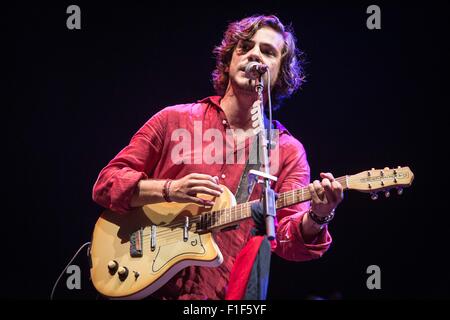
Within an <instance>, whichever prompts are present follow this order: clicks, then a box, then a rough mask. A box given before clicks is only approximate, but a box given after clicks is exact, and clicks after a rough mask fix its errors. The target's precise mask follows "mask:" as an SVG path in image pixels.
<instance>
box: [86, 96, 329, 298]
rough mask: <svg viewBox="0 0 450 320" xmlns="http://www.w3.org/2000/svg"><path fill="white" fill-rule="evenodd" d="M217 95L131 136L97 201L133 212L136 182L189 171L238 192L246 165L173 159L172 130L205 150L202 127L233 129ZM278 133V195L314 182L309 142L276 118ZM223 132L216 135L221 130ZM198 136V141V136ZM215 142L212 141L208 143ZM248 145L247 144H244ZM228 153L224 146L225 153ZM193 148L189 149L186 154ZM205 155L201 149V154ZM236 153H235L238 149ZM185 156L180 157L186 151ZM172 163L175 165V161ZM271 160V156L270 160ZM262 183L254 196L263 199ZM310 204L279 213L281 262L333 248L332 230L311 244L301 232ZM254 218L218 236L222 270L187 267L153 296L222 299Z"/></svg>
mask: <svg viewBox="0 0 450 320" xmlns="http://www.w3.org/2000/svg"><path fill="white" fill-rule="evenodd" d="M220 99H221V97H219V96H213V97H208V98H205V99H203V100H200V101H198V102H197V103H190V104H182V105H176V106H171V107H167V108H165V109H163V110H161V111H160V112H158V113H157V114H155V115H154V116H153V117H152V118H151V119H150V120H148V121H147V122H146V123H145V124H144V126H143V127H142V128H140V129H139V131H138V132H137V133H136V134H135V135H134V136H133V138H132V139H131V141H130V143H129V145H128V146H126V147H125V148H124V149H123V150H122V151H120V152H119V154H117V156H116V157H114V159H112V160H111V161H110V163H109V164H108V165H107V166H106V167H105V168H104V169H103V170H102V171H101V172H100V174H99V177H98V179H97V182H96V183H95V185H94V188H93V199H94V201H96V202H97V203H98V204H100V205H102V206H104V207H105V208H108V209H111V210H113V211H116V212H118V214H120V213H122V214H126V212H127V211H129V210H131V207H130V200H131V197H132V195H133V193H134V191H135V188H136V186H137V183H138V181H139V180H141V179H152V178H155V179H179V178H182V177H184V176H186V175H187V174H189V173H193V172H195V173H204V174H209V175H211V176H218V177H219V183H220V184H223V185H225V186H226V187H228V188H229V189H230V190H231V192H233V193H236V190H237V187H238V184H239V182H240V179H241V175H242V173H243V170H244V167H245V163H243V162H242V161H240V162H239V161H234V162H235V163H231V164H230V163H229V162H228V164H227V162H226V161H216V162H217V163H208V164H206V163H204V161H198V160H199V159H200V160H201V159H202V157H201V156H200V157H199V155H198V154H196V151H195V150H197V151H198V150H199V149H198V148H195V146H194V148H193V150H194V151H193V152H189V150H184V151H185V153H184V155H182V157H184V159H185V161H179V159H174V154H173V153H172V151H173V150H174V148H175V147H176V146H177V145H178V147H177V148H178V149H179V146H180V141H181V140H177V139H175V141H174V139H173V136H172V133H173V132H174V131H175V130H177V129H183V130H185V132H188V133H189V134H190V137H193V139H192V140H195V139H196V136H195V135H196V134H197V135H198V134H200V140H199V139H197V141H191V143H190V145H195V144H197V146H200V150H202V149H204V148H205V146H207V145H208V143H207V142H200V145H199V144H198V143H199V142H198V141H201V140H202V138H201V137H202V136H201V132H200V133H199V132H197V131H198V129H199V124H201V130H202V132H205V131H206V130H208V129H216V130H219V131H220V132H221V133H222V134H223V136H224V137H225V136H226V130H227V129H228V130H229V129H230V127H229V125H228V120H227V118H226V116H225V113H224V112H223V110H222V108H221V107H220ZM273 124H274V129H278V130H279V131H278V132H279V137H278V148H279V149H278V154H277V157H278V160H277V161H278V162H279V163H278V165H276V166H274V167H275V169H274V170H275V172H272V171H271V173H272V174H273V175H275V176H276V177H278V181H277V182H275V183H273V184H272V187H273V188H274V190H275V192H277V193H282V192H285V191H290V190H293V189H299V188H301V187H303V186H306V185H307V184H308V183H309V182H310V170H309V165H308V162H307V159H306V153H305V149H304V147H303V145H302V144H301V143H300V142H299V141H298V140H297V139H295V138H294V137H293V136H292V135H291V134H290V133H289V132H288V131H287V130H286V128H285V127H284V126H283V125H281V124H280V123H279V122H278V121H274V122H273ZM216 132H218V131H216ZM198 137H199V136H197V138H198ZM209 143H211V140H209ZM246 147H247V148H248V143H247V144H246ZM224 150H225V148H224ZM186 151H188V152H186ZM200 152H201V151H200ZM234 153H236V150H234ZM180 154H181V153H180ZM174 161H175V162H176V163H174ZM271 161H272V159H271ZM260 191H261V190H260V187H259V186H257V187H255V189H254V192H253V193H252V196H251V199H257V198H258V197H259V195H260ZM309 205H310V204H309V202H304V203H301V204H297V205H293V206H291V207H288V208H283V209H280V210H278V211H277V219H278V228H277V239H276V240H277V241H276V246H275V248H273V251H274V252H275V253H276V254H278V255H279V256H280V257H282V258H285V259H287V260H292V261H306V260H311V259H315V258H319V257H320V256H322V255H323V254H324V253H325V251H326V250H327V249H328V248H329V246H330V244H331V236H330V234H329V233H328V230H327V228H324V229H322V231H321V232H320V233H319V235H318V237H317V238H316V240H315V241H314V242H313V243H310V244H308V243H305V242H304V240H303V237H302V233H301V231H300V224H301V221H302V216H303V214H305V212H306V211H307V210H308V208H309ZM251 228H252V221H251V220H246V221H244V222H242V223H241V224H240V227H239V228H238V229H236V230H229V231H225V232H218V233H215V234H214V239H215V241H216V243H217V245H218V246H219V248H220V250H221V252H222V255H223V258H224V261H223V263H222V264H221V265H220V266H219V267H217V268H207V267H197V266H192V267H188V268H185V269H183V270H182V271H180V272H179V273H178V274H177V275H176V276H174V277H173V278H172V279H171V280H170V281H169V282H168V283H167V284H166V285H164V286H163V287H162V288H161V289H159V290H158V291H157V292H156V293H154V294H153V297H155V298H160V299H223V298H224V297H225V293H226V289H227V283H228V279H229V275H230V271H231V269H232V266H233V263H234V261H235V258H236V256H237V254H238V253H239V252H240V250H241V249H242V248H243V247H244V245H245V244H246V243H247V241H248V239H249V238H250V237H251V234H250V230H251Z"/></svg>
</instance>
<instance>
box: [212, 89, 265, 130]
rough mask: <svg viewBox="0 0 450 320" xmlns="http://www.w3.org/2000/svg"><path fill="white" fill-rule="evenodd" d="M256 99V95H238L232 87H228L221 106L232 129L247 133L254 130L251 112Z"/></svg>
mask: <svg viewBox="0 0 450 320" xmlns="http://www.w3.org/2000/svg"><path fill="white" fill-rule="evenodd" d="M256 99H257V96H256V93H255V94H250V93H243V94H236V93H235V92H234V91H233V89H232V88H231V87H228V89H227V91H226V92H225V95H224V96H223V98H222V100H221V101H220V106H221V107H222V109H223V111H224V112H225V115H226V116H227V119H228V122H229V124H230V127H231V128H232V129H243V130H245V131H246V130H249V129H250V128H252V119H251V113H250V110H251V108H252V106H253V103H254V102H255V100H256Z"/></svg>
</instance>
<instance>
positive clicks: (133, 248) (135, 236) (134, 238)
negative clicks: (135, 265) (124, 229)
mask: <svg viewBox="0 0 450 320" xmlns="http://www.w3.org/2000/svg"><path fill="white" fill-rule="evenodd" d="M142 240H143V230H142V229H139V230H138V231H136V232H133V233H132V234H131V236H130V255H131V256H132V257H133V258H140V257H142V242H143V241H142Z"/></svg>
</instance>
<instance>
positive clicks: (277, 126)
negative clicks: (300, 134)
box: [197, 96, 292, 136]
mask: <svg viewBox="0 0 450 320" xmlns="http://www.w3.org/2000/svg"><path fill="white" fill-rule="evenodd" d="M221 99H222V97H221V96H209V97H206V98H203V99H201V100H198V101H197V102H198V103H209V104H211V105H213V106H215V107H216V108H219V109H220V110H222V107H221V106H220V100H221ZM273 126H274V129H278V130H280V134H281V133H287V134H288V135H290V136H291V135H292V134H291V133H290V132H289V131H288V130H287V129H286V128H285V127H284V126H283V125H282V124H281V123H280V122H279V121H277V120H273Z"/></svg>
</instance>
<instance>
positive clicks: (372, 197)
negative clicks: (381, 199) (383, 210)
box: [370, 192, 378, 200]
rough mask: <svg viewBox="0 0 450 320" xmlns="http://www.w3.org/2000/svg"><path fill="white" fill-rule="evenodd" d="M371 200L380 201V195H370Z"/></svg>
mask: <svg viewBox="0 0 450 320" xmlns="http://www.w3.org/2000/svg"><path fill="white" fill-rule="evenodd" d="M370 198H371V199H372V200H377V199H378V194H377V193H375V192H373V193H371V194H370Z"/></svg>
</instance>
